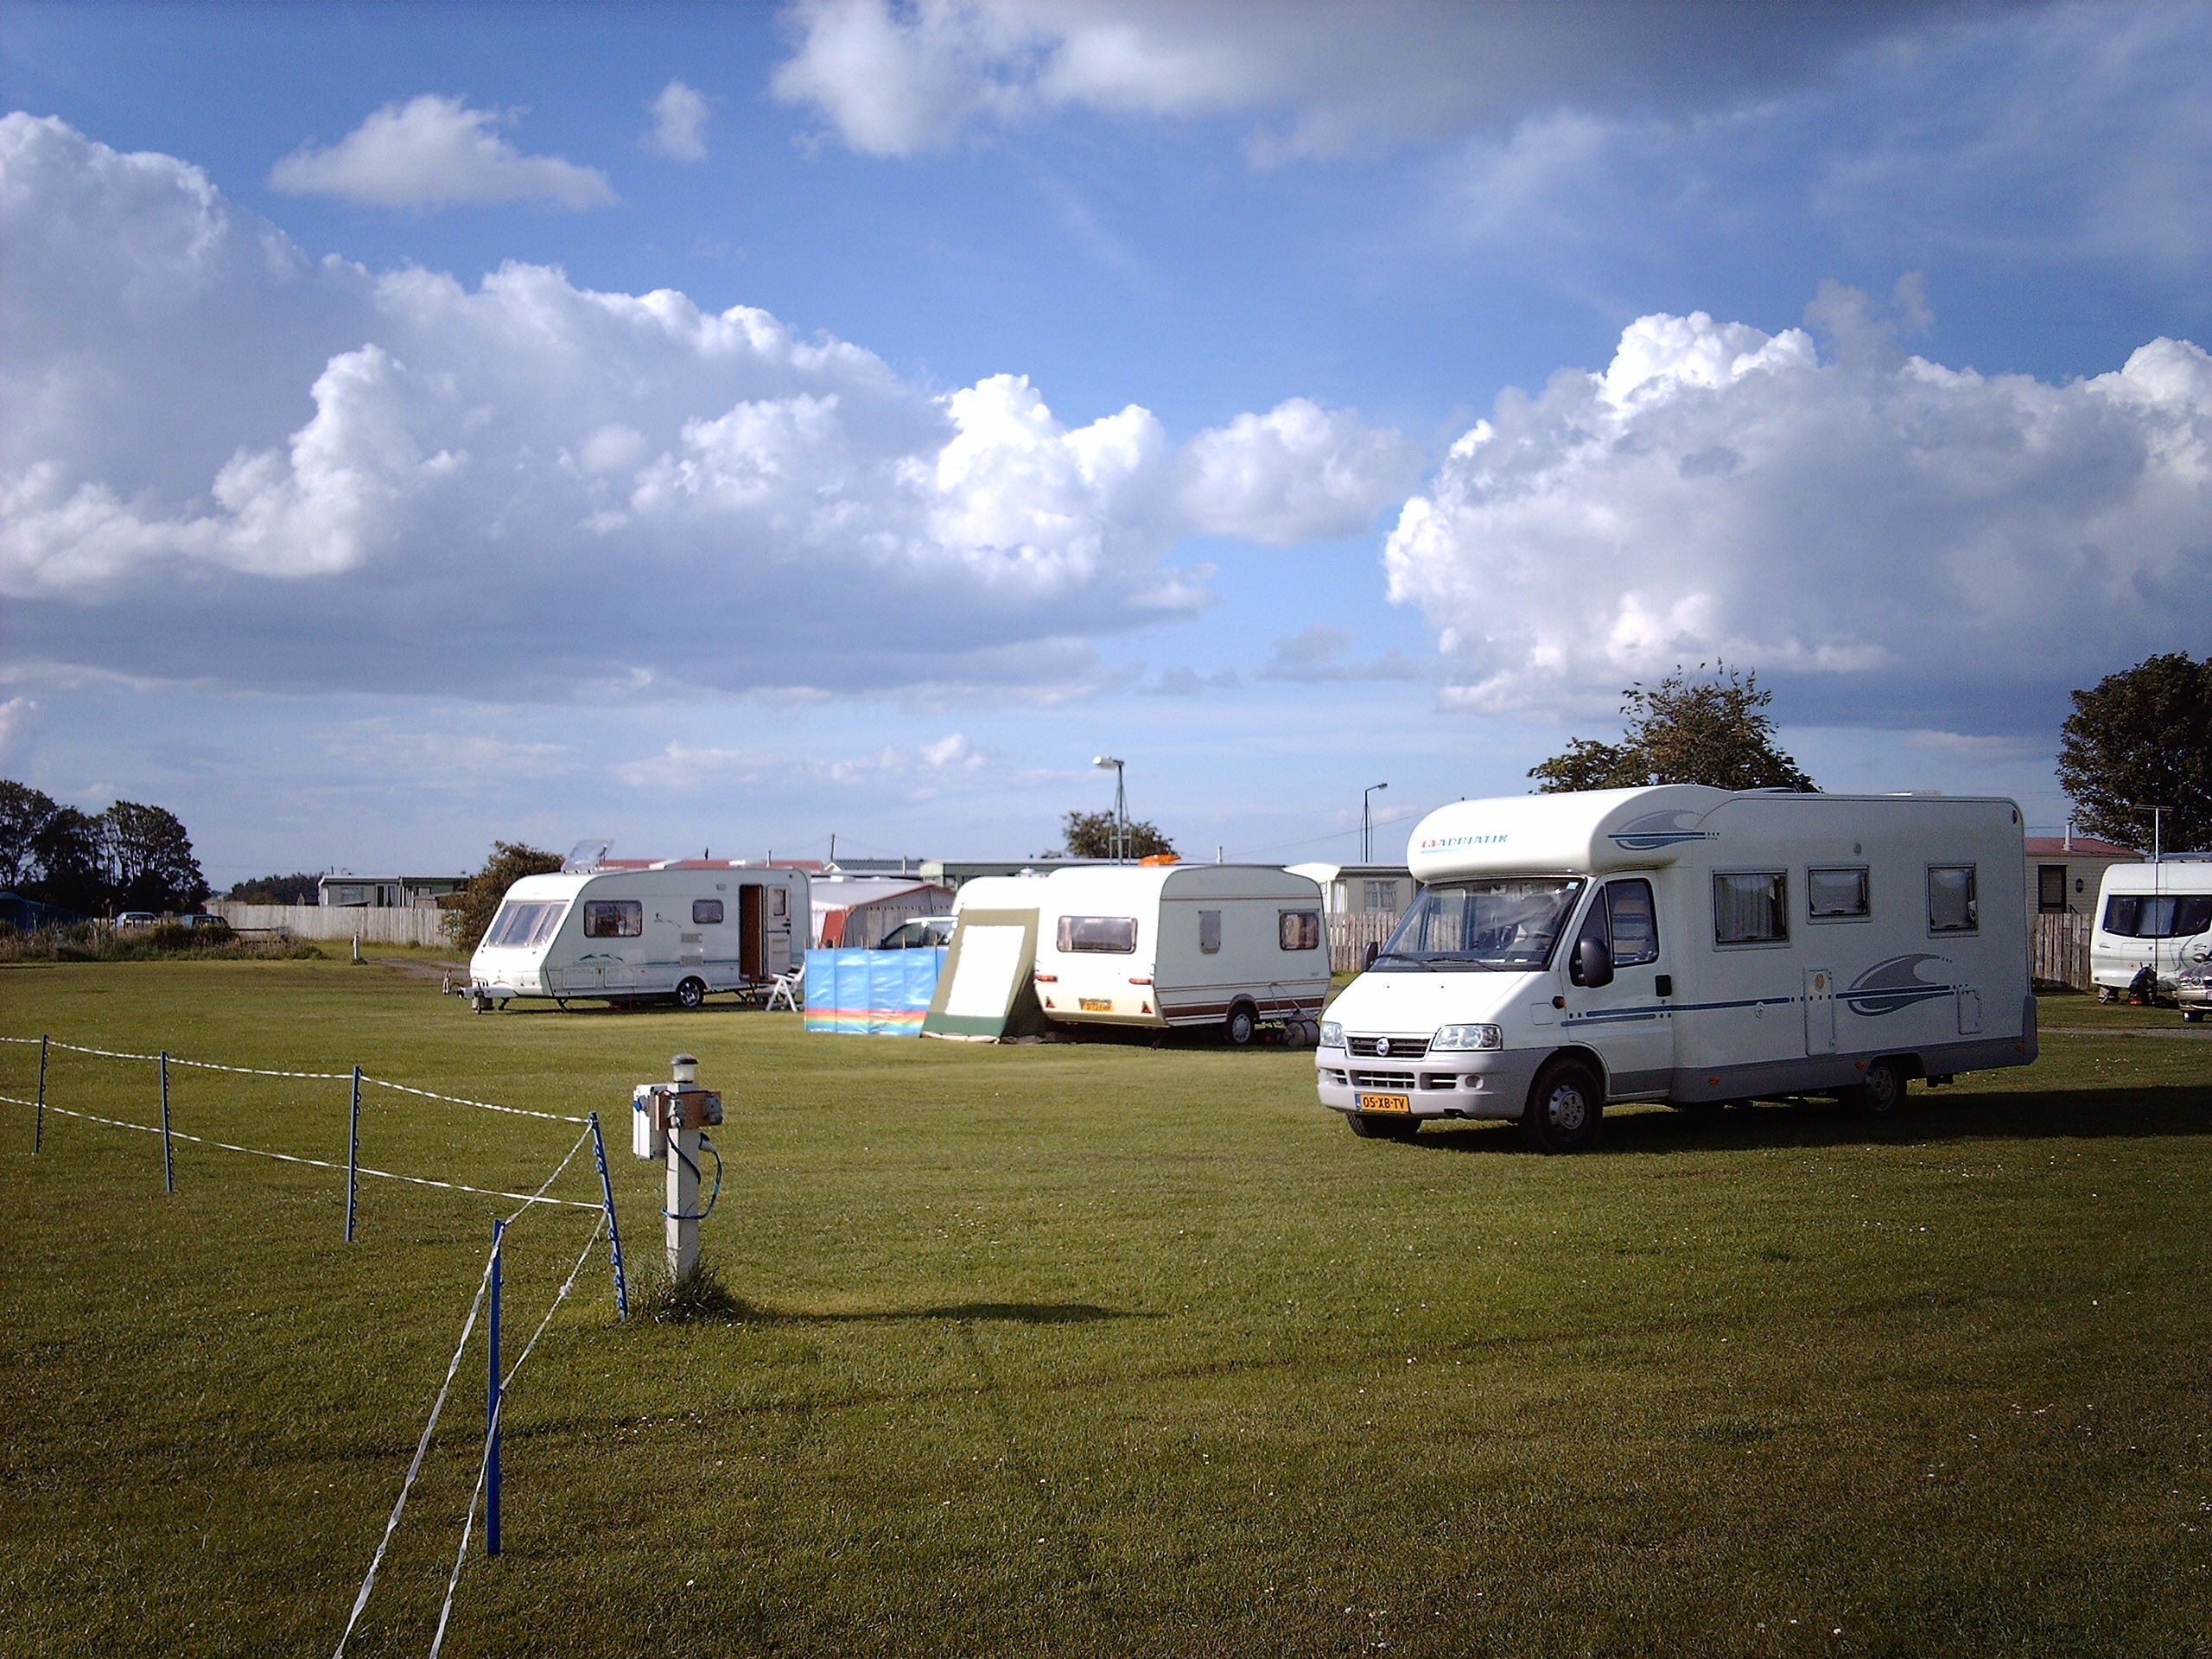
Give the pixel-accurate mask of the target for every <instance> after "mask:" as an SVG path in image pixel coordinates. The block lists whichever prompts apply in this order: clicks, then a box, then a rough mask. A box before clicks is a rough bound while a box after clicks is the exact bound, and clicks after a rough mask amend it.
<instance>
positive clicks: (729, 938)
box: [468, 862, 808, 1011]
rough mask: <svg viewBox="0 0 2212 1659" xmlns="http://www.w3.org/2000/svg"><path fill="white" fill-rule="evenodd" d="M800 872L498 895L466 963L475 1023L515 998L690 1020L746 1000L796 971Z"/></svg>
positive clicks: (537, 879) (522, 883)
mask: <svg viewBox="0 0 2212 1659" xmlns="http://www.w3.org/2000/svg"><path fill="white" fill-rule="evenodd" d="M807 915H808V904H807V878H806V873H805V872H804V871H803V870H784V869H776V868H746V867H744V866H742V865H733V864H722V865H714V864H706V863H693V862H686V863H683V864H676V863H671V864H669V865H667V866H665V867H663V868H654V869H643V870H598V871H589V870H587V871H576V872H568V871H563V873H562V874H558V875H527V876H524V878H523V879H522V880H519V881H518V882H516V883H515V884H514V886H512V887H510V888H508V889H507V896H506V897H505V899H502V900H501V901H500V904H499V913H498V914H497V915H495V916H493V918H492V925H491V926H489V927H488V928H486V929H485V931H484V942H483V943H482V944H480V945H478V946H477V947H476V954H475V955H474V957H471V958H470V959H469V963H468V993H469V997H470V1000H471V1001H473V1002H474V1004H475V1006H476V1007H477V1008H478V1010H479V1011H482V1010H483V1009H484V1008H486V1007H490V1006H492V1005H493V1004H497V1005H499V1006H501V1007H504V1006H505V1004H506V1002H507V1001H509V999H511V998H513V997H518V996H544V997H551V998H552V999H553V1000H554V1001H556V1002H558V1003H560V1004H561V1005H562V1006H563V1007H567V1006H568V1004H569V1001H571V1000H572V999H575V998H597V999H604V1000H605V1001H610V1002H638V1001H671V1000H672V1001H675V1002H676V1003H677V1004H678V1005H679V1006H680V1007H687V1008H696V1007H698V1006H699V1005H700V1004H701V1003H702V1002H703V1001H705V1000H706V999H707V997H708V996H709V995H710V994H711V993H714V992H716V991H734V992H736V993H738V994H739V995H741V996H744V995H751V994H752V993H753V992H756V991H759V990H760V989H761V988H764V987H766V985H767V984H769V983H770V982H772V980H773V979H774V978H775V977H776V976H777V975H779V974H781V973H785V972H786V971H788V970H789V969H791V967H792V966H793V965H794V964H796V963H798V960H799V957H798V951H799V950H804V941H803V940H802V941H801V942H800V944H798V946H796V947H795V946H794V944H793V942H792V924H793V921H794V918H798V920H799V922H800V925H804V918H805V917H806V916H807Z"/></svg>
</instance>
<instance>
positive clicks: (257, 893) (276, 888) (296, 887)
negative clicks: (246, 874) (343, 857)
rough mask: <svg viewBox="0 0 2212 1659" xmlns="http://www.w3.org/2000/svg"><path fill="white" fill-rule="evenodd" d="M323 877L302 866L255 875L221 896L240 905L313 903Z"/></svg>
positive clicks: (318, 895)
mask: <svg viewBox="0 0 2212 1659" xmlns="http://www.w3.org/2000/svg"><path fill="white" fill-rule="evenodd" d="M321 880H322V878H321V876H319V875H310V874H308V872H307V871H305V870H295V871H294V872H293V873H292V874H289V875H257V876H254V877H252V878H251V880H245V881H241V882H238V884H237V885H236V886H235V887H232V889H231V890H230V891H229V892H228V893H225V894H224V895H223V896H224V897H225V898H226V899H236V900H237V901H238V903H240V904H242V905H312V904H314V903H315V902H316V901H317V899H319V898H320V897H321V891H320V884H321Z"/></svg>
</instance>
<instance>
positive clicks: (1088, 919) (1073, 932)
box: [1059, 916, 1137, 957]
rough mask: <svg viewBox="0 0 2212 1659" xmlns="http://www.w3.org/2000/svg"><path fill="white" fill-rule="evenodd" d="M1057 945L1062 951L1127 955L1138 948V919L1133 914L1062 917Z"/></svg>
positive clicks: (1117, 955)
mask: <svg viewBox="0 0 2212 1659" xmlns="http://www.w3.org/2000/svg"><path fill="white" fill-rule="evenodd" d="M1059 945H1060V949H1061V950H1066V951H1070V952H1074V951H1096V952H1097V953H1099V954H1101V955H1103V956H1114V957H1126V956H1128V955H1129V954H1130V953H1131V952H1133V951H1134V950H1135V949H1136V948H1137V918H1135V917H1134V916H1063V917H1061V918H1060V932H1059Z"/></svg>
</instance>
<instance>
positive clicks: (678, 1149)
mask: <svg viewBox="0 0 2212 1659" xmlns="http://www.w3.org/2000/svg"><path fill="white" fill-rule="evenodd" d="M699 1144H700V1145H701V1146H702V1147H705V1148H706V1149H707V1150H708V1151H709V1152H711V1153H714V1154H715V1185H714V1188H713V1190H712V1191H711V1192H709V1193H708V1194H707V1207H706V1208H705V1209H703V1210H702V1211H700V1212H699V1213H698V1214H697V1215H696V1216H687V1215H684V1214H683V1213H682V1212H681V1211H675V1210H670V1209H667V1208H665V1207H664V1208H663V1209H662V1211H661V1214H662V1215H663V1216H664V1217H666V1218H667V1219H668V1220H670V1221H704V1220H705V1219H706V1218H707V1217H709V1216H711V1215H713V1214H714V1213H715V1200H716V1199H717V1198H721V1195H722V1155H721V1153H720V1152H719V1151H717V1150H716V1149H715V1143H714V1141H712V1139H710V1138H709V1136H708V1135H707V1134H706V1133H705V1131H703V1130H702V1131H701V1132H700V1135H699ZM670 1146H671V1148H672V1149H673V1150H674V1152H675V1154H676V1155H677V1157H678V1158H680V1159H683V1166H684V1168H686V1169H688V1170H690V1172H691V1173H693V1174H694V1175H696V1174H697V1173H699V1166H698V1165H696V1164H695V1163H693V1162H692V1161H691V1160H690V1159H689V1158H685V1157H684V1156H683V1147H682V1146H680V1145H678V1144H677V1143H676V1142H674V1141H671V1142H670Z"/></svg>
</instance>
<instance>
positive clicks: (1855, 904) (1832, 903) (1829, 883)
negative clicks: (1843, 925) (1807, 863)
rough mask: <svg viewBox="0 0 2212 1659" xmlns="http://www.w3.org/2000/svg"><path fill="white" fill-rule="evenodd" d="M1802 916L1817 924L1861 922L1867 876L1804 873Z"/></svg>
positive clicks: (1863, 873)
mask: <svg viewBox="0 0 2212 1659" xmlns="http://www.w3.org/2000/svg"><path fill="white" fill-rule="evenodd" d="M1805 914H1806V915H1807V916H1808V917H1809V918H1811V919H1812V920H1814V921H1816V922H1863V921H1865V920H1866V918H1867V914H1868V911H1867V904H1866V871H1865V870H1863V869H1834V870H1808V871H1806V872H1805Z"/></svg>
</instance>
